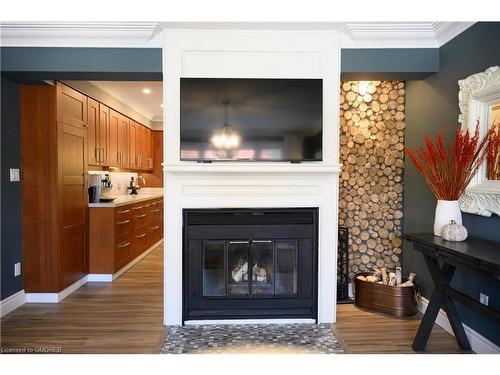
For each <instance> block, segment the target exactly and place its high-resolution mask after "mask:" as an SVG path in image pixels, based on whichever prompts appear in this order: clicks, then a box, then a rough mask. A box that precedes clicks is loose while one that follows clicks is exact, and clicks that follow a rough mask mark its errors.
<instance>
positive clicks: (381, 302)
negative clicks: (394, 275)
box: [354, 272, 417, 317]
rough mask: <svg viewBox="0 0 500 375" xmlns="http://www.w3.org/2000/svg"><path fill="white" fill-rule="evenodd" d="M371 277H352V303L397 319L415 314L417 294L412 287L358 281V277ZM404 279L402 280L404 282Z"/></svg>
mask: <svg viewBox="0 0 500 375" xmlns="http://www.w3.org/2000/svg"><path fill="white" fill-rule="evenodd" d="M368 275H372V273H370V272H361V273H358V274H356V276H355V277H354V293H355V295H354V303H355V304H356V306H359V307H361V308H363V309H367V310H372V311H377V312H381V313H385V314H389V315H392V316H397V317H404V316H411V315H415V314H416V313H417V294H416V290H415V287H414V286H403V287H397V286H389V285H384V284H377V283H372V282H369V281H363V280H359V279H358V278H357V277H358V276H365V277H366V276H368ZM405 281H406V279H403V282H405Z"/></svg>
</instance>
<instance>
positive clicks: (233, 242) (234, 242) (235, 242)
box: [229, 241, 250, 244]
mask: <svg viewBox="0 0 500 375" xmlns="http://www.w3.org/2000/svg"><path fill="white" fill-rule="evenodd" d="M249 242H250V241H229V243H231V244H237V243H249Z"/></svg>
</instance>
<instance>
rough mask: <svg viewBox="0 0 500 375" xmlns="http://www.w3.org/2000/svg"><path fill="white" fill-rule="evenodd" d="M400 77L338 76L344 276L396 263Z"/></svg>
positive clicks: (401, 109)
mask: <svg viewBox="0 0 500 375" xmlns="http://www.w3.org/2000/svg"><path fill="white" fill-rule="evenodd" d="M404 119H405V83H404V82H403V81H344V82H341V89H340V162H341V163H342V164H343V168H342V173H341V177H340V198H339V199H340V202H339V225H342V226H346V227H347V228H348V229H349V276H350V277H353V276H354V274H356V273H357V272H361V271H366V270H371V269H372V268H375V267H387V268H394V267H396V266H400V265H401V244H402V238H401V228H402V220H403V181H402V179H403V168H404V129H405V122H404Z"/></svg>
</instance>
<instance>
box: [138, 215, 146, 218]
mask: <svg viewBox="0 0 500 375" xmlns="http://www.w3.org/2000/svg"><path fill="white" fill-rule="evenodd" d="M145 216H146V214H142V215H137V216H136V217H138V218H141V217H145Z"/></svg>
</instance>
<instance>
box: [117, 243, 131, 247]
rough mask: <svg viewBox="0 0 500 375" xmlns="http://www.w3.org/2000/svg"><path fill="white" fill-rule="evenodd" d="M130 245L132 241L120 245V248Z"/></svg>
mask: <svg viewBox="0 0 500 375" xmlns="http://www.w3.org/2000/svg"><path fill="white" fill-rule="evenodd" d="M127 246H130V242H127V243H124V244H123V245H118V247H119V248H124V247H127Z"/></svg>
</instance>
